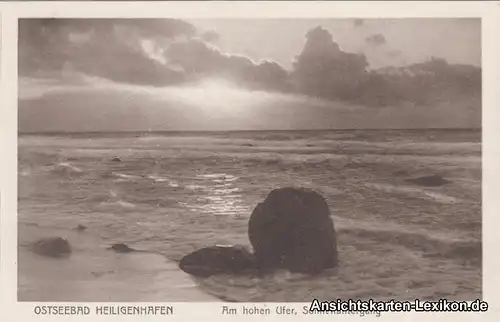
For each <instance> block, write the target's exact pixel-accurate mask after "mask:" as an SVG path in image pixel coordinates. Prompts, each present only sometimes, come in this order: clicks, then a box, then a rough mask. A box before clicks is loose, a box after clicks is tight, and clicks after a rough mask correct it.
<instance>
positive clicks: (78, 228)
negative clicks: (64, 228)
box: [75, 224, 87, 231]
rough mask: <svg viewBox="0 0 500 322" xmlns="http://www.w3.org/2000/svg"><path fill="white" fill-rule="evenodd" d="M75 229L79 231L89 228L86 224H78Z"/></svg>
mask: <svg viewBox="0 0 500 322" xmlns="http://www.w3.org/2000/svg"><path fill="white" fill-rule="evenodd" d="M75 230H77V231H84V230H87V226H84V225H80V224H79V225H78V226H76V227H75Z"/></svg>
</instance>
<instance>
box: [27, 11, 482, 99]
mask: <svg viewBox="0 0 500 322" xmlns="http://www.w3.org/2000/svg"><path fill="white" fill-rule="evenodd" d="M217 39H218V35H217V34H216V33H210V32H209V33H202V34H200V33H199V32H198V31H197V30H196V28H195V27H194V26H193V25H191V24H189V23H187V22H185V21H182V20H176V19H21V20H20V22H19V73H20V75H21V76H36V75H38V74H40V73H41V74H44V75H47V74H50V75H57V74H58V73H59V74H60V75H61V76H62V75H63V74H65V71H68V70H69V71H70V73H67V74H70V75H71V74H72V73H71V72H74V74H84V75H89V76H97V77H101V78H106V79H109V80H112V81H115V82H120V83H133V84H141V85H153V86H167V85H175V84H180V83H183V82H190V81H198V80H200V79H203V78H213V77H217V78H223V79H226V80H228V81H231V82H233V83H235V84H236V85H239V86H242V87H245V88H250V89H262V90H268V91H281V92H288V91H294V92H295V93H300V94H305V95H309V96H316V97H320V98H324V99H331V100H346V101H350V102H356V103H361V104H363V105H375V106H383V105H398V104H401V103H402V102H410V103H415V104H431V103H433V102H435V101H436V100H439V99H443V97H445V98H446V97H448V98H450V97H452V98H453V97H459V96H460V95H464V94H467V95H479V97H480V93H481V91H480V88H481V69H479V68H475V67H471V66H462V65H451V64H448V63H447V62H446V61H444V60H442V59H431V60H430V61H429V62H424V63H422V64H414V65H411V66H406V67H404V68H403V67H402V68H399V67H391V68H387V69H385V70H377V71H367V68H368V62H367V59H366V57H365V55H364V54H362V53H349V52H345V51H344V50H342V49H341V48H340V46H339V44H338V43H336V42H335V41H334V39H333V37H332V35H331V34H330V32H328V31H327V30H326V29H324V28H322V27H317V28H314V29H312V30H310V31H309V32H307V34H306V35H305V44H304V48H303V50H302V51H301V52H300V53H299V54H298V55H297V56H296V57H295V61H294V63H293V68H292V70H291V71H290V72H289V71H287V70H285V69H284V68H283V67H282V66H280V65H279V64H278V63H276V62H273V61H262V62H256V61H254V60H252V59H250V58H249V57H247V56H244V55H232V54H227V53H223V52H221V50H220V49H218V48H217V47H216V46H214V45H213V44H210V43H209V42H215V41H216V40H217ZM365 40H366V42H367V43H368V44H369V45H370V46H382V45H384V44H385V43H386V39H385V37H384V36H383V35H382V34H372V35H371V36H369V37H367V38H366V39H365ZM384 53H385V51H384ZM387 55H388V56H390V57H393V58H397V57H400V56H401V55H402V53H401V52H400V51H398V50H391V51H387ZM443 93H445V94H443ZM478 93H479V94H478Z"/></svg>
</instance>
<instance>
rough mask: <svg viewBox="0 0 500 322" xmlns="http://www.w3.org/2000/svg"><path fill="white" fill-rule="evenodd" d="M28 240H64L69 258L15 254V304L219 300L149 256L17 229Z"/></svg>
mask: <svg viewBox="0 0 500 322" xmlns="http://www.w3.org/2000/svg"><path fill="white" fill-rule="evenodd" d="M20 230H22V231H23V234H22V236H23V237H25V236H30V237H29V238H30V240H32V241H35V240H37V239H39V238H43V237H49V236H61V237H63V238H66V239H67V240H68V241H69V242H70V243H71V245H72V246H73V252H72V254H71V256H70V257H69V258H64V259H52V258H46V257H43V256H40V255H37V254H35V253H33V252H32V251H31V250H29V248H28V247H26V246H19V248H18V250H19V252H18V264H19V265H18V301H20V302H48V301H50V302H52V301H55V302H58V301H63V302H140V301H143V302H155V301H156V302H169V301H172V302H221V300H220V299H217V298H216V297H214V296H212V295H210V294H208V293H205V292H203V291H202V290H201V289H199V287H198V286H197V284H196V282H195V281H194V280H193V279H191V277H190V276H189V275H187V274H186V273H184V272H182V271H181V270H180V269H179V268H178V266H177V263H175V262H173V261H170V260H167V259H166V258H165V257H164V256H162V255H159V254H153V253H143V252H140V253H130V254H120V253H115V252H113V251H110V250H108V249H106V246H107V245H105V243H104V242H101V243H100V245H99V240H97V239H94V238H92V237H90V236H89V235H88V234H86V233H78V232H74V231H70V230H62V229H49V228H41V227H26V226H20Z"/></svg>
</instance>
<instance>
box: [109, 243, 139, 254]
mask: <svg viewBox="0 0 500 322" xmlns="http://www.w3.org/2000/svg"><path fill="white" fill-rule="evenodd" d="M110 249H112V250H114V251H115V252H117V253H131V252H135V251H136V250H135V249H133V248H130V247H128V246H127V245H125V244H121V243H120V244H114V245H113V246H111V247H110Z"/></svg>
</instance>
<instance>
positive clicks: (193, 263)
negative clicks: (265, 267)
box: [179, 246, 255, 277]
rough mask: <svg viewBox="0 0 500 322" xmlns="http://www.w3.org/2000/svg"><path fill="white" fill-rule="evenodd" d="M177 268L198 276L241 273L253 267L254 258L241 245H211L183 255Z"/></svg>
mask: <svg viewBox="0 0 500 322" xmlns="http://www.w3.org/2000/svg"><path fill="white" fill-rule="evenodd" d="M179 268H180V269H182V270H183V271H184V272H186V273H188V274H191V275H194V276H200V277H209V276H212V275H216V274H242V273H245V272H249V271H251V270H253V269H255V259H254V256H253V255H252V253H250V252H249V251H248V250H246V249H245V248H243V247H241V246H211V247H206V248H201V249H198V250H197V251H195V252H193V253H191V254H189V255H186V256H184V257H183V258H182V259H181V261H180V262H179Z"/></svg>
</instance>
